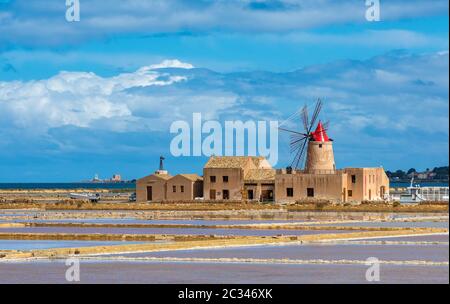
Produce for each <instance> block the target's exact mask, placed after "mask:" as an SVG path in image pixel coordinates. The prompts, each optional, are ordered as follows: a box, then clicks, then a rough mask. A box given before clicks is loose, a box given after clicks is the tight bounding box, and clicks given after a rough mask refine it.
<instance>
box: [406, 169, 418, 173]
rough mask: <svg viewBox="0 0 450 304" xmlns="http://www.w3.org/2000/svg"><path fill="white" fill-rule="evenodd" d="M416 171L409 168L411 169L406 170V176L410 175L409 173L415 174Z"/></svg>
mask: <svg viewBox="0 0 450 304" xmlns="http://www.w3.org/2000/svg"><path fill="white" fill-rule="evenodd" d="M416 172H417V171H416V169H414V168H411V169H409V170H408V172H407V173H406V174H408V175H409V174H411V173H416Z"/></svg>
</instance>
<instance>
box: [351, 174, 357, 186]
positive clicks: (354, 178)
mask: <svg viewBox="0 0 450 304" xmlns="http://www.w3.org/2000/svg"><path fill="white" fill-rule="evenodd" d="M352 184H356V175H352Z"/></svg>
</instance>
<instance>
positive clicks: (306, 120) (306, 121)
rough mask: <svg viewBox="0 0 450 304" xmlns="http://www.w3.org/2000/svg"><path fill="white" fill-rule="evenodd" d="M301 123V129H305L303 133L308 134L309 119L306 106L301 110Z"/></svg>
mask: <svg viewBox="0 0 450 304" xmlns="http://www.w3.org/2000/svg"><path fill="white" fill-rule="evenodd" d="M302 121H303V128H304V129H305V132H306V133H308V126H309V117H308V107H307V106H306V105H305V106H304V107H303V109H302Z"/></svg>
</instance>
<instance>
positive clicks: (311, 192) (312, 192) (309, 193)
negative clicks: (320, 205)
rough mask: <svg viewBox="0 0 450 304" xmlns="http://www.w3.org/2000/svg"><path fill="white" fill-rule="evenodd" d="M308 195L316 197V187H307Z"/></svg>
mask: <svg viewBox="0 0 450 304" xmlns="http://www.w3.org/2000/svg"><path fill="white" fill-rule="evenodd" d="M306 196H307V197H314V188H306Z"/></svg>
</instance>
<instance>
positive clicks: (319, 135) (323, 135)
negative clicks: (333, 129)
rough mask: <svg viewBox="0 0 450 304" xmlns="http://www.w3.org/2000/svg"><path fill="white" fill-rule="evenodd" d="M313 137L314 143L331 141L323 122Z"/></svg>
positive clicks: (313, 133)
mask: <svg viewBox="0 0 450 304" xmlns="http://www.w3.org/2000/svg"><path fill="white" fill-rule="evenodd" d="M311 135H312V138H313V140H314V141H330V138H329V137H328V135H327V132H326V131H325V129H324V128H323V125H322V122H321V121H319V124H318V125H317V128H316V131H314V132H312V133H311Z"/></svg>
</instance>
